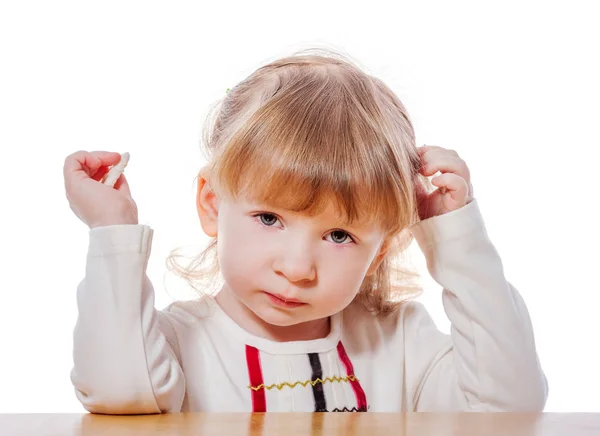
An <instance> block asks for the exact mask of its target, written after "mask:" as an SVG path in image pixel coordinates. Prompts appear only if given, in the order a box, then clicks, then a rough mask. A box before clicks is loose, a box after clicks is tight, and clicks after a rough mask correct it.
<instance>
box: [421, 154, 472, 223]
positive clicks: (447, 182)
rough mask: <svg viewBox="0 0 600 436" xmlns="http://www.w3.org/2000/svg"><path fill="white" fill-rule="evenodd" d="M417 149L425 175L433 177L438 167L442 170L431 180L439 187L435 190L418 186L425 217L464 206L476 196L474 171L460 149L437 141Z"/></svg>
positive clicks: (423, 216) (422, 216) (422, 217)
mask: <svg viewBox="0 0 600 436" xmlns="http://www.w3.org/2000/svg"><path fill="white" fill-rule="evenodd" d="M417 151H418V153H419V156H420V157H421V169H420V170H419V172H420V173H421V174H422V175H424V176H426V177H429V176H432V175H433V174H435V173H437V172H438V171H439V172H441V173H442V174H440V175H439V176H436V177H434V178H433V179H431V184H432V185H434V186H437V187H438V189H436V190H435V191H433V192H431V193H428V192H427V191H426V189H425V187H424V186H421V185H418V186H417V202H418V207H419V218H420V219H421V220H425V219H427V218H431V217H434V216H438V215H443V214H445V213H448V212H452V211H453V210H457V209H460V208H461V207H463V206H465V205H467V204H469V203H470V202H471V201H472V200H473V186H472V185H471V174H470V171H469V168H468V167H467V164H466V163H465V161H463V160H462V159H461V158H460V157H459V156H458V153H456V152H455V151H454V150H447V149H445V148H442V147H437V146H435V145H424V146H422V147H418V148H417Z"/></svg>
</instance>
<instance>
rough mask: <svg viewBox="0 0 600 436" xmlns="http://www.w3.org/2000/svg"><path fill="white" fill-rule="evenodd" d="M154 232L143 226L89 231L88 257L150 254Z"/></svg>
mask: <svg viewBox="0 0 600 436" xmlns="http://www.w3.org/2000/svg"><path fill="white" fill-rule="evenodd" d="M153 234H154V230H152V228H150V226H147V225H144V224H118V225H111V226H103V227H95V228H93V229H91V230H90V231H89V247H88V256H90V257H94V256H106V255H109V254H119V253H150V250H151V247H152V236H153Z"/></svg>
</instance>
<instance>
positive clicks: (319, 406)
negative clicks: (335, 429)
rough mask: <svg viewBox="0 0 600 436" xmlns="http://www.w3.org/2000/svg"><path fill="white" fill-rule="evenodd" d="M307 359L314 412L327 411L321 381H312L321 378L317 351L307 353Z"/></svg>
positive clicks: (321, 372)
mask: <svg viewBox="0 0 600 436" xmlns="http://www.w3.org/2000/svg"><path fill="white" fill-rule="evenodd" d="M308 360H309V361H310V367H311V368H312V377H311V381H312V382H313V383H311V385H313V386H312V392H313V397H314V398H315V412H327V403H326V402H325V393H324V392H323V383H314V381H315V380H317V379H320V380H322V379H323V369H322V368H321V359H320V358H319V353H308Z"/></svg>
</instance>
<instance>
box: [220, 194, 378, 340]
mask: <svg viewBox="0 0 600 436" xmlns="http://www.w3.org/2000/svg"><path fill="white" fill-rule="evenodd" d="M215 219H216V222H217V235H218V238H217V239H218V256H219V266H220V268H221V272H222V274H223V278H224V281H225V286H224V288H223V289H222V291H221V292H220V293H219V294H218V296H217V301H218V302H219V304H220V305H221V307H222V308H223V310H224V311H225V312H226V313H228V314H229V315H230V316H231V317H232V318H233V319H234V320H235V321H236V322H237V323H238V324H240V325H241V326H242V327H243V328H245V329H246V330H248V331H250V332H251V333H254V334H258V335H262V336H266V337H269V338H271V339H275V340H300V339H313V337H311V336H315V335H316V336H317V337H318V336H323V335H326V334H327V331H324V330H323V329H324V328H325V327H324V323H327V322H328V317H329V316H330V315H332V314H334V313H336V312H339V311H341V310H342V309H344V308H345V307H346V306H347V305H348V304H350V302H351V301H352V300H353V299H354V297H355V296H356V294H357V293H358V291H359V289H360V286H361V283H362V281H363V279H364V277H365V275H366V274H367V273H370V272H372V271H374V270H375V269H376V267H377V266H378V263H379V261H380V260H381V259H382V258H383V255H384V254H385V253H383V251H382V250H381V247H382V243H383V240H384V234H383V232H382V231H381V230H379V229H378V228H377V227H376V226H375V225H374V224H373V223H370V224H367V225H359V226H356V227H348V226H344V224H343V223H342V222H340V220H339V219H338V218H337V217H336V215H335V213H334V208H333V207H331V208H330V209H328V210H325V211H324V212H323V213H321V214H320V215H318V216H313V217H309V216H306V215H302V214H299V213H294V212H290V211H285V210H277V209H273V208H270V207H268V206H265V205H259V204H252V203H247V202H241V201H234V200H231V199H225V198H221V199H220V201H219V204H218V215H217V216H216V218H215ZM311 332H314V334H311Z"/></svg>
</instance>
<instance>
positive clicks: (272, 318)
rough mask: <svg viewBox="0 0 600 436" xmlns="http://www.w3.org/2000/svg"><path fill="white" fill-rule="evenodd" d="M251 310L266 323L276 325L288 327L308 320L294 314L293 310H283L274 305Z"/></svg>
mask: <svg viewBox="0 0 600 436" xmlns="http://www.w3.org/2000/svg"><path fill="white" fill-rule="evenodd" d="M253 312H254V314H255V315H256V316H258V317H259V318H260V319H262V320H263V321H264V322H266V323H267V324H271V325H274V326H277V327H289V326H292V325H296V324H301V323H303V322H306V321H309V320H308V319H304V317H299V316H297V315H296V316H294V313H293V312H291V313H288V312H284V311H282V310H278V309H276V308H274V307H263V308H261V309H259V310H253Z"/></svg>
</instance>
